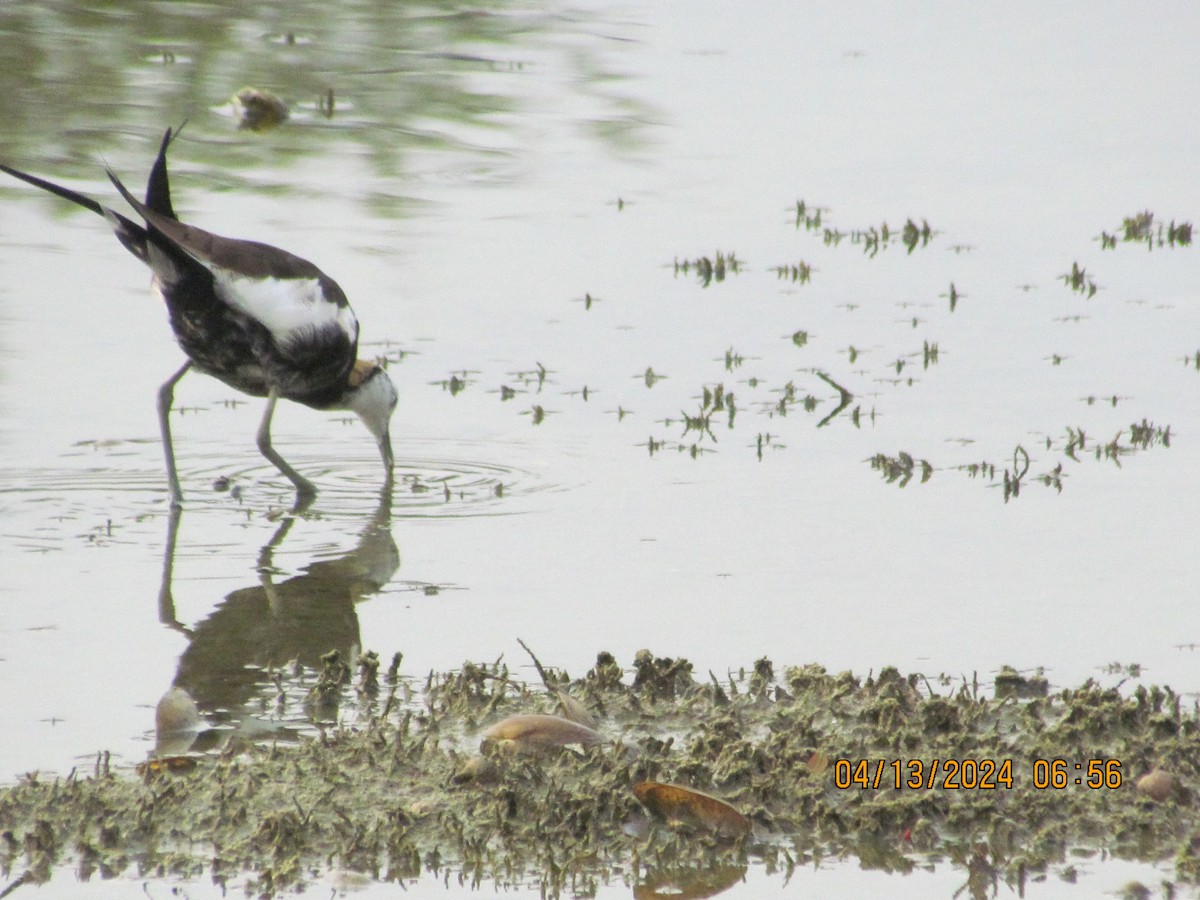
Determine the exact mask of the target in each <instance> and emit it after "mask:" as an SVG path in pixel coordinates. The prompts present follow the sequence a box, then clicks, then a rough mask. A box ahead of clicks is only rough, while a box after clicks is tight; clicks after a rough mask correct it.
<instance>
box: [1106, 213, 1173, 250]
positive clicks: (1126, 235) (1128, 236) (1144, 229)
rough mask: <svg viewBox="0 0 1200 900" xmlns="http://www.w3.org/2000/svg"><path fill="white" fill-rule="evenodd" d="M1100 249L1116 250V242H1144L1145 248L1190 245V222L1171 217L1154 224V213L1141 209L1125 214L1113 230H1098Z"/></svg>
mask: <svg viewBox="0 0 1200 900" xmlns="http://www.w3.org/2000/svg"><path fill="white" fill-rule="evenodd" d="M1099 240H1100V249H1102V250H1116V249H1117V243H1118V242H1120V243H1125V244H1145V245H1146V249H1147V250H1153V249H1154V248H1155V247H1172V248H1174V247H1190V246H1191V244H1192V223H1191V222H1178V223H1177V222H1176V221H1175V220H1174V219H1172V220H1171V221H1170V222H1169V223H1167V224H1166V225H1163V223H1162V222H1161V221H1160V222H1158V224H1157V225H1156V224H1155V221H1154V213H1153V212H1151V211H1150V210H1148V209H1147V210H1143V211H1142V212H1139V213H1134V214H1133V215H1132V216H1126V217H1125V218H1124V219H1123V220H1122V221H1121V227H1120V228H1118V229H1116V230H1115V231H1114V232H1108V231H1101V232H1100V238H1099Z"/></svg>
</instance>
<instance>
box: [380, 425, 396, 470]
mask: <svg viewBox="0 0 1200 900" xmlns="http://www.w3.org/2000/svg"><path fill="white" fill-rule="evenodd" d="M379 453H380V455H381V456H383V467H384V468H385V469H387V470H388V472H389V473H390V472H391V471H392V467H393V466H394V465H395V462H396V458H395V457H394V456H393V455H392V436H391V433H390V432H387V431H385V432H384V433H383V437H381V438H380V439H379Z"/></svg>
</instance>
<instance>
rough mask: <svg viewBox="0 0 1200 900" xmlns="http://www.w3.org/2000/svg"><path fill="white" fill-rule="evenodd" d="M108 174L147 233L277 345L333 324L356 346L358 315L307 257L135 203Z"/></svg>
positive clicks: (309, 336)
mask: <svg viewBox="0 0 1200 900" xmlns="http://www.w3.org/2000/svg"><path fill="white" fill-rule="evenodd" d="M164 140H166V139H164ZM108 177H109V178H110V179H111V180H112V183H113V184H114V185H115V186H116V188H117V190H118V191H120V192H121V196H122V197H124V198H125V200H126V202H127V203H129V205H130V206H132V207H133V208H134V209H135V210H137V212H138V215H140V216H141V217H142V218H143V219H145V220H146V223H147V224H148V225H149V226H150V229H151V235H152V236H154V237H155V238H157V237H158V236H161V238H163V239H165V240H166V241H168V242H169V243H170V244H171V245H172V246H173V247H174V248H176V249H178V250H179V251H181V252H182V253H184V254H186V255H187V256H188V257H190V258H191V259H193V260H195V261H196V262H198V263H200V264H201V265H203V266H204V267H205V268H206V269H208V270H209V271H210V272H211V273H212V275H213V277H214V279H215V287H216V291H217V295H218V296H219V298H220V299H221V300H222V301H224V302H225V303H227V304H229V305H230V306H232V307H234V308H235V309H238V310H240V311H241V312H243V313H245V314H246V315H249V316H251V317H252V318H254V319H255V320H257V321H258V322H261V323H262V324H263V325H264V326H266V328H267V329H268V330H269V331H270V332H271V334H272V335H273V336H274V338H275V340H276V342H277V343H279V344H280V345H281V346H286V345H291V344H300V343H304V342H307V341H309V340H311V339H312V338H313V336H314V335H317V334H319V333H320V332H324V331H327V330H329V329H335V328H336V329H337V330H338V331H340V332H341V333H342V334H343V335H345V338H346V339H347V340H348V341H349V343H350V345H351V347H352V348H356V347H357V344H358V320H357V319H356V318H355V316H354V312H353V310H351V309H350V304H349V302H348V301H347V299H346V295H345V293H344V292H343V291H342V289H341V287H339V286H338V284H337V282H336V281H334V280H333V279H332V278H330V277H329V276H328V275H326V274H325V273H324V272H322V271H321V270H320V269H318V268H317V267H316V266H315V265H313V264H312V263H310V262H309V261H308V260H306V259H302V258H301V257H299V256H296V255H295V254H293V253H289V252H287V251H286V250H281V249H279V248H278V247H272V246H271V245H270V244H262V243H259V242H258V241H243V240H235V239H233V238H225V237H221V236H219V235H216V234H212V233H211V232H208V231H205V230H204V229H202V228H196V227H195V226H193V225H185V224H183V223H182V222H180V221H178V220H177V219H175V218H173V217H171V216H167V215H164V214H162V213H160V212H156V211H155V210H153V209H151V208H150V207H149V206H147V205H146V204H145V203H142V202H140V201H139V200H138V199H137V198H136V197H134V196H133V195H132V194H131V193H130V192H129V190H128V189H127V188H126V187H125V185H123V184H122V183H121V180H120V179H119V178H117V176H116V175H115V174H113V172H112V171H109V173H108ZM152 266H153V261H152ZM351 359H353V356H351Z"/></svg>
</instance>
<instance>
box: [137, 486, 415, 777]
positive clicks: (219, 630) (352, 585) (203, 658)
mask: <svg viewBox="0 0 1200 900" xmlns="http://www.w3.org/2000/svg"><path fill="white" fill-rule="evenodd" d="M305 505H307V504H302V505H301V506H299V507H297V508H296V509H293V515H291V516H288V517H286V518H285V519H284V520H283V522H282V523H281V524H280V526H279V528H278V529H276V531H275V533H274V534H273V535H272V537H271V539H270V540H269V541H268V542H267V543H266V544H265V545H264V546H263V548H262V551H261V552H260V553H259V558H258V582H257V583H256V584H253V585H250V586H248V587H244V588H239V589H237V590H235V591H233V592H231V593H230V594H228V595H227V596H226V597H225V599H224V601H222V602H221V603H220V604H219V605H218V606H217V607H216V608H215V609H214V610H213V612H212V613H211V615H209V616H208V618H206V619H204V620H203V621H202V622H200V623H198V624H197V625H195V626H194V627H190V628H189V627H188V626H185V625H183V624H182V623H180V622H179V621H178V619H177V618H176V615H175V604H174V599H173V596H172V591H171V578H172V570H173V564H174V554H175V543H176V537H177V534H178V531H179V524H180V520H181V513H180V511H179V510H178V509H175V510H172V512H171V514H170V519H169V521H168V531H167V542H166V551H165V554H164V559H163V580H162V587H161V590H160V592H159V616H160V618H161V620H162V622H163V623H164V624H166V625H169V626H170V627H172V628H174V629H176V630H178V631H180V632H181V633H183V634H185V635H186V636H187V637H188V641H189V643H188V646H187V649H185V650H184V652H183V654H182V655H181V656H180V658H179V666H178V669H177V671H176V674H175V679H174V682H173V684H172V686H171V689H170V690H168V691H167V693H166V694H164V696H163V698H162V700H161V701H160V702H159V705H158V709H157V711H156V717H155V718H156V722H155V725H156V735H157V742H156V743H157V746H156V752H157V753H158V754H160V755H172V754H178V753H182V752H186V751H187V750H202V749H209V748H211V747H212V746H213V745H215V744H217V743H220V742H221V741H222V740H224V739H226V738H227V737H228V736H229V735H231V734H235V733H242V734H243V735H245V736H246V737H252V736H253V733H254V731H255V730H256V728H257V727H263V728H265V727H266V725H265V723H262V722H260V721H259V719H258V717H257V714H256V711H257V710H259V709H261V708H262V706H263V704H264V701H265V699H266V698H268V697H271V696H276V695H278V694H279V691H280V689H279V687H278V686H277V683H276V682H275V681H274V677H277V676H275V675H273V673H277V672H278V671H279V670H280V668H281V667H284V666H289V667H290V666H300V667H303V668H304V669H309V670H314V669H315V670H317V671H320V669H321V667H322V659H321V658H322V656H324V655H326V654H328V653H329V651H331V650H337V651H338V652H339V653H340V654H341V658H342V659H343V660H349V661H350V662H351V663H352V662H353V661H354V659H356V658H357V656H358V653H359V648H360V647H361V637H360V634H359V623H358V614H357V613H356V611H355V604H356V603H358V602H359V601H360V600H363V599H366V598H367V597H369V596H371V595H372V594H374V593H376V592H377V591H378V590H379V589H380V588H382V587H383V586H384V585H385V584H387V583H388V581H390V580H391V578H392V576H393V575H394V574H395V573H396V570H397V569H398V568H399V567H400V551H399V549H398V548H397V547H396V542H395V540H394V539H393V538H392V533H391V529H390V521H391V506H392V497H391V491H390V490H388V489H385V490H384V491H383V492H382V494H381V496H380V501H379V507H378V509H376V511H375V513H374V514H373V515H372V516H371V517H370V518H369V519H368V520H367V522H366V525H365V527H364V528H363V529H362V531H361V533H360V535H359V538H358V542H357V544H356V545H355V546H354V547H353V548H352V549H351V550H349V551H347V552H345V553H343V554H342V555H340V556H338V557H336V558H332V559H319V560H315V561H313V562H311V563H309V564H308V565H307V566H305V567H304V568H303V570H302V571H301V572H300V573H299V574H297V575H293V576H291V577H289V578H286V579H283V580H277V574H278V571H277V570H276V569H275V567H274V565H273V561H272V560H273V556H274V553H275V551H276V550H277V549H278V548H279V547H280V546H281V545H282V544H283V542H284V540H285V539H286V538H287V535H288V532H290V531H291V529H292V527H293V525H294V524H295V522H296V516H297V515H298V514H299V513H301V512H303V511H304V510H303V506H305Z"/></svg>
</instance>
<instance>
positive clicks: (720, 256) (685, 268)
mask: <svg viewBox="0 0 1200 900" xmlns="http://www.w3.org/2000/svg"><path fill="white" fill-rule="evenodd" d="M745 265H746V263H745V261H744V260H740V259H738V258H737V254H736V253H728V254H726V253H722V252H721V251H720V250H718V251H717V252H716V254H715V255H714V256H713V257H712V258H710V257H707V256H700V257H697V258H696V259H684V260H682V261H681V260H680V259H679V258H678V257H676V259H675V262H674V269H675V276H676V277H679V275H680V274H681V273H682V274H684V275H688V274H691V273H693V272H694V273H695V275H696V280H697V281H699V282H700V286H701V287H708V286H709V285H710V284H712V283H713V282H714V281H715V282H717V283H718V284H719V283H720V282H722V281H724V280H725V276H726V275H737V274H738V273H739V272H740V271H741V270H742V269H743V267H744V266H745Z"/></svg>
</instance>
